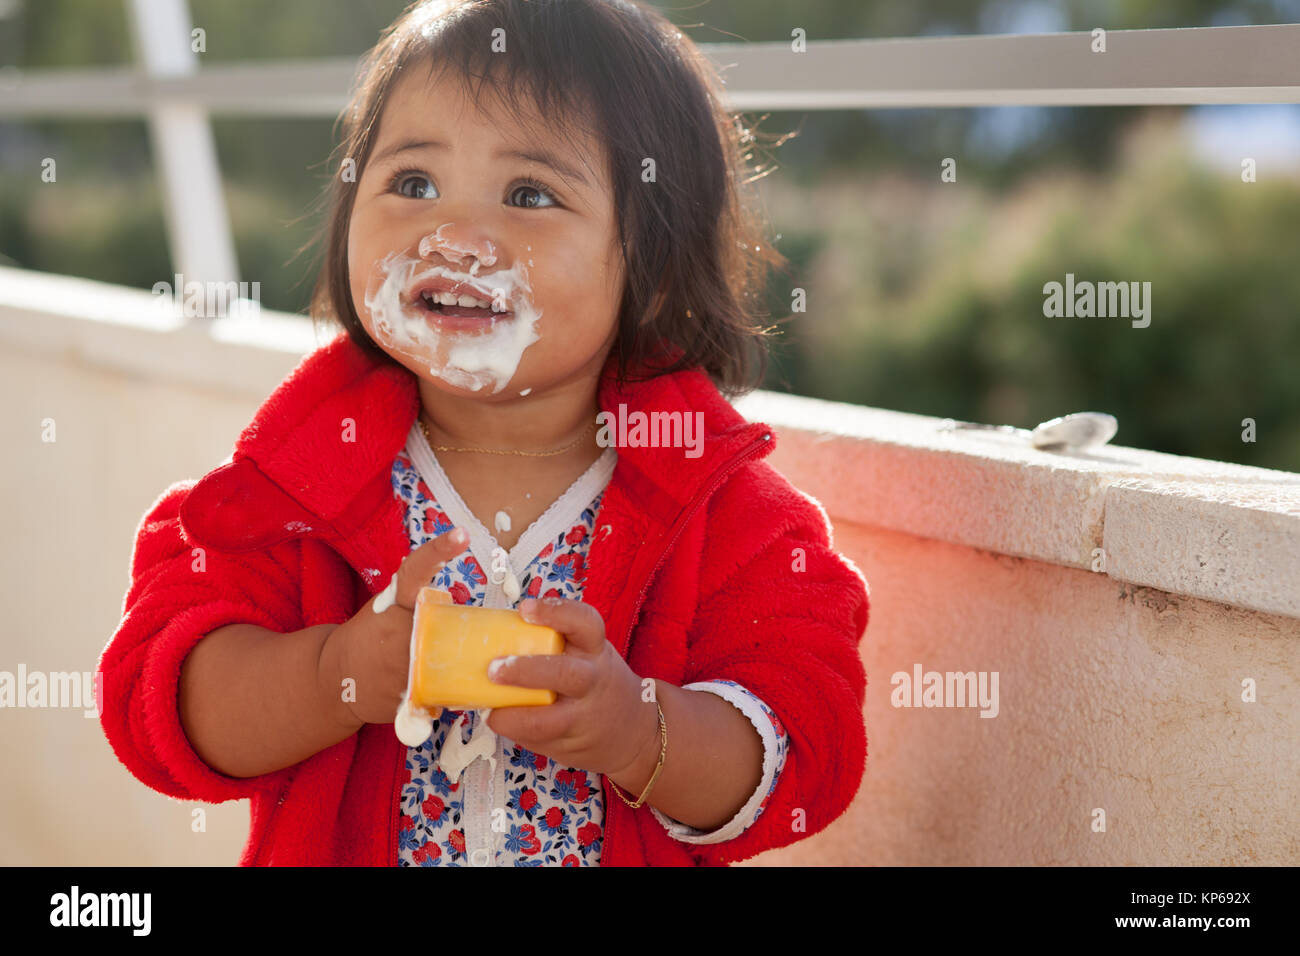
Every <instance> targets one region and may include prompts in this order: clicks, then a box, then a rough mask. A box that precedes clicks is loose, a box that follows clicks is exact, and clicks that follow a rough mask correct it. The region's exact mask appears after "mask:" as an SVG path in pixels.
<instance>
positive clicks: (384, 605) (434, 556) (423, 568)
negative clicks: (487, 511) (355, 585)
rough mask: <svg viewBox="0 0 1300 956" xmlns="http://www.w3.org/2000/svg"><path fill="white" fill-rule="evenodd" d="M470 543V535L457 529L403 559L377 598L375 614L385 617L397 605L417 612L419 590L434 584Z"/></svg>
mask: <svg viewBox="0 0 1300 956" xmlns="http://www.w3.org/2000/svg"><path fill="white" fill-rule="evenodd" d="M468 542H469V535H468V534H467V533H466V532H465V530H464V529H463V528H455V529H453V530H452V531H448V532H447V533H446V534H440V535H438V537H436V538H434V539H433V540H432V541H426V542H425V543H424V544H422V545H420V546H419V547H418V548H416V549H415V550H414V551H412V552H411V553H410V554H408V555H407V556H406V557H405V558H403V559H402V563H401V564H400V565H399V566H398V568H397V573H396V574H394V575H393V577H392V579H391V580H390V581H389V582H388V586H387V587H386V588H384V590H383V591H381V592H380V593H379V594H377V595H376V596H375V602H374V605H373V607H374V611H375V613H376V614H382V613H383V612H384V611H386V610H388V609H389V608H390V607H392V606H393V605H394V604H396V605H398V606H400V607H404V608H406V609H407V610H408V611H413V610H415V601H416V598H418V597H419V594H420V589H421V588H422V587H425V586H426V585H427V584H429V582H431V581H432V580H433V576H434V575H435V574H436V573H437V572H438V569H439V568H441V567H442V566H443V565H444V564H446V563H447V562H448V561H450V560H451V559H452V558H454V557H455V556H456V555H458V554H460V553H461V552H462V551H464V550H465V545H466V544H467V543H468Z"/></svg>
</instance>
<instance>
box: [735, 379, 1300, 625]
mask: <svg viewBox="0 0 1300 956" xmlns="http://www.w3.org/2000/svg"><path fill="white" fill-rule="evenodd" d="M736 407H737V409H738V410H740V411H741V412H742V413H743V414H744V415H745V416H746V417H747V418H750V419H753V420H760V421H764V422H766V423H768V424H769V425H772V426H773V427H774V428H776V429H777V435H778V444H777V448H776V450H775V451H774V452H773V454H772V458H771V461H772V463H773V464H774V465H775V466H776V467H777V468H779V469H780V470H781V471H782V472H783V473H784V474H785V475H787V476H788V477H789V478H790V480H791V481H793V482H794V483H795V484H796V485H798V486H799V487H800V488H802V489H804V490H805V491H807V492H808V493H809V494H811V495H813V496H814V497H816V498H817V499H819V500H820V501H821V502H822V504H823V505H824V506H825V507H826V510H827V513H828V514H830V515H832V516H833V517H836V518H840V519H846V520H849V521H853V522H855V523H858V524H864V525H870V526H875V527H882V528H888V529H891V530H896V531H904V532H907V533H909V534H915V535H920V536H922V537H927V538H935V539H938V540H942V541H951V542H955V543H958V544H965V545H969V546H971V547H976V548H981V549H984V550H988V551H995V552H999V553H1002V554H1009V555H1015V556H1019V557H1024V558H1032V559H1034V560H1038V561H1046V562H1050V563H1052V564H1060V565H1066V566H1070V567H1078V568H1086V569H1089V570H1100V571H1104V572H1105V573H1107V574H1109V575H1110V576H1111V577H1113V578H1115V579H1116V580H1119V581H1125V582H1131V583H1134V584H1140V585H1145V586H1149V587H1155V588H1160V589H1162V590H1165V591H1172V592H1176V593H1180V594H1189V595H1193V596H1195V597H1201V598H1206V599H1208V600H1211V601H1217V602H1220V603H1222V604H1229V605H1234V606H1237V607H1243V608H1250V609H1253V610H1259V611H1266V612H1269V613H1273V614H1281V615H1285V616H1288V617H1300V474H1294V473H1292V472H1284V471H1273V470H1270V469H1266V468H1251V467H1248V466H1244V465H1233V464H1228V463H1226V462H1217V461H1206V460H1204V459H1200V458H1186V457H1182V456H1179V455H1165V454H1161V453H1159V452H1152V451H1144V450H1142V449H1138V448H1126V447H1123V446H1118V445H1106V446H1104V447H1102V448H1100V449H1097V450H1096V452H1095V453H1091V454H1083V453H1078V454H1064V453H1059V452H1048V451H1041V450H1039V449H1035V448H1033V447H1032V446H1031V445H1030V444H1029V442H1028V441H1027V440H1026V438H1025V437H1023V435H1018V434H1010V433H1006V432H997V431H965V430H956V431H953V430H945V429H944V420H942V419H938V418H929V417H927V416H923V415H909V414H905V413H902V412H891V411H884V410H881V409H875V408H864V407H859V406H854V405H846V404H841V403H837V402H826V401H822V400H819V399H812V398H804V397H801V396H794V395H782V394H778V393H774V392H754V393H751V394H750V395H746V396H745V397H743V398H741V399H740V400H739V401H737V402H736ZM1067 411H1083V409H1063V410H1062V413H1065V412H1067ZM1123 428H1124V423H1123V422H1120V433H1121V434H1122V433H1123ZM1098 549H1100V550H1098Z"/></svg>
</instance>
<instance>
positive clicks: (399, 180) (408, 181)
mask: <svg viewBox="0 0 1300 956" xmlns="http://www.w3.org/2000/svg"><path fill="white" fill-rule="evenodd" d="M391 188H393V189H395V190H396V191H397V193H398V194H399V195H401V196H405V197H406V198H407V199H432V198H433V197H432V196H431V195H429V192H430V190H432V189H433V183H431V182H429V178H428V177H427V176H423V175H421V174H420V173H405V172H403V173H398V174H397V175H396V176H394V177H393V182H392V187H391Z"/></svg>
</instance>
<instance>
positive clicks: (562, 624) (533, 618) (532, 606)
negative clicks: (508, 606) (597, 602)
mask: <svg viewBox="0 0 1300 956" xmlns="http://www.w3.org/2000/svg"><path fill="white" fill-rule="evenodd" d="M519 613H520V615H521V616H522V617H523V619H524V620H525V621H527V622H528V623H529V624H542V625H545V626H546V627H553V628H555V630H557V631H559V632H560V633H561V634H563V635H564V638H565V640H566V641H568V642H569V643H570V644H572V645H573V646H574V647H576V648H578V649H579V650H583V651H588V652H590V653H593V654H594V653H596V652H598V651H600V650H601V648H602V647H604V644H605V619H604V618H602V617H601V616H600V612H599V611H597V610H596V609H595V608H594V607H592V606H591V605H590V604H584V603H583V602H582V601H566V600H564V599H563V598H543V599H541V600H538V599H537V598H529V599H527V600H525V601H520V602H519Z"/></svg>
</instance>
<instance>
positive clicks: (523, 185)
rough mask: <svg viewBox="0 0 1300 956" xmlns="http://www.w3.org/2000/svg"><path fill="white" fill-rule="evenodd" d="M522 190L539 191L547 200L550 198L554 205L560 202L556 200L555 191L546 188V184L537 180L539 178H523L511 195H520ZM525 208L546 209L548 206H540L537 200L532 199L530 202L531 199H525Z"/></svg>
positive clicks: (525, 191)
mask: <svg viewBox="0 0 1300 956" xmlns="http://www.w3.org/2000/svg"><path fill="white" fill-rule="evenodd" d="M521 191H522V192H524V193H537V194H538V195H539V196H544V197H545V198H546V199H547V200H549V201H550V203H551V205H553V206H554V205H558V203H557V202H556V199H555V193H553V192H551V191H550V190H549V189H547V188H546V186H545V185H543V184H542V183H539V182H537V180H535V179H524V180H521V181H520V183H519V185H518V186H516V187H515V189H514V190H513V191H512V192H511V193H510V195H511V196H516V195H518V194H519V193H520V192H521ZM524 208H525V209H545V208H547V207H546V206H539V205H538V204H537V202H536V201H531V202H530V201H527V200H525V205H524Z"/></svg>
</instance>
